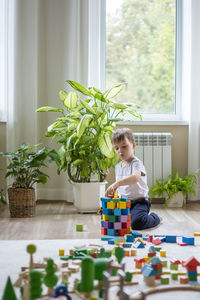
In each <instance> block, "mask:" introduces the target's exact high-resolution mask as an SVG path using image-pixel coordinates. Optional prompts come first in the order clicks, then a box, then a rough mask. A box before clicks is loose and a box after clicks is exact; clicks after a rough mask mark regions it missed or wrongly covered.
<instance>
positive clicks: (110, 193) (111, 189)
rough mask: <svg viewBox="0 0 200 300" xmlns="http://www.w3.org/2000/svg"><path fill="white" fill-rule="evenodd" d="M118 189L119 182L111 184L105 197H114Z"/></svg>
mask: <svg viewBox="0 0 200 300" xmlns="http://www.w3.org/2000/svg"><path fill="white" fill-rule="evenodd" d="M117 188H118V184H117V182H114V183H113V184H111V185H110V186H109V187H108V188H107V190H106V192H105V197H108V196H114V195H115V192H116V190H117Z"/></svg>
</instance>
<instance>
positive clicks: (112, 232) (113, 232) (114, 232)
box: [107, 229, 116, 236]
mask: <svg viewBox="0 0 200 300" xmlns="http://www.w3.org/2000/svg"><path fill="white" fill-rule="evenodd" d="M107 233H108V235H111V236H113V235H115V234H116V230H115V229H108V231H107Z"/></svg>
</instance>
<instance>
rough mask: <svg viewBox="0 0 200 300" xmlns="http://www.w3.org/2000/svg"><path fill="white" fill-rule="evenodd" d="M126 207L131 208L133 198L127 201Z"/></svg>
mask: <svg viewBox="0 0 200 300" xmlns="http://www.w3.org/2000/svg"><path fill="white" fill-rule="evenodd" d="M126 208H131V200H129V201H127V202H126Z"/></svg>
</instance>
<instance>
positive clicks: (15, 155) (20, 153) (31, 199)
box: [0, 143, 54, 218]
mask: <svg viewBox="0 0 200 300" xmlns="http://www.w3.org/2000/svg"><path fill="white" fill-rule="evenodd" d="M37 146H38V145H35V146H29V144H28V143H24V144H22V145H21V146H20V147H19V149H17V150H16V151H15V152H6V153H4V152H0V156H4V157H7V158H8V162H9V163H8V165H7V166H6V175H5V176H6V177H12V179H13V183H12V186H11V187H9V188H8V200H9V209H10V216H11V217H12V218H21V217H34V216H35V207H36V203H35V188H34V184H35V183H43V184H45V183H46V182H47V178H48V175H47V174H46V173H44V172H43V171H41V167H46V166H47V165H46V163H47V162H51V161H52V159H51V157H52V156H53V155H54V150H48V149H47V148H46V147H44V148H42V149H39V150H36V147H37ZM33 149H35V151H33ZM2 196H3V195H2Z"/></svg>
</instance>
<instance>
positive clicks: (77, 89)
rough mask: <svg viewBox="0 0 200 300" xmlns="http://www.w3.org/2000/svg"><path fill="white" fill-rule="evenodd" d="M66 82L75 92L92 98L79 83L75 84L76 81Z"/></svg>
mask: <svg viewBox="0 0 200 300" xmlns="http://www.w3.org/2000/svg"><path fill="white" fill-rule="evenodd" d="M66 82H68V83H69V84H70V85H71V87H72V88H73V89H75V90H76V91H78V92H80V93H82V94H84V95H86V96H92V95H91V93H90V92H89V91H88V90H87V89H86V88H85V87H84V86H83V85H81V84H80V83H78V82H76V81H72V80H67V81H66Z"/></svg>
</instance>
